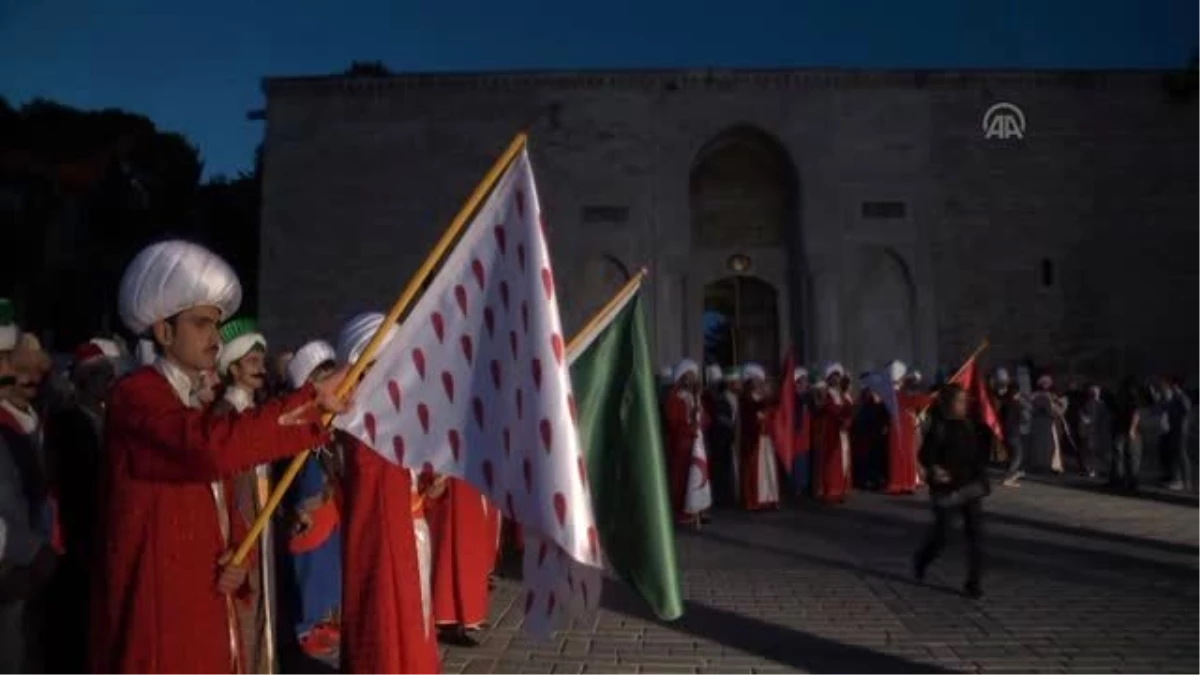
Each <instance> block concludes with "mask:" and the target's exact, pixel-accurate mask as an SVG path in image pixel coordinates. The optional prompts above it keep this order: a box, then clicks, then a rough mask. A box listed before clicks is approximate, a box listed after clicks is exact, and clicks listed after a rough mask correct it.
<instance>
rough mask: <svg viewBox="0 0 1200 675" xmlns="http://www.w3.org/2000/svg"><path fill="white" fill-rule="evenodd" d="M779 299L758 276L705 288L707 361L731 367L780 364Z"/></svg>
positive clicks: (772, 366)
mask: <svg viewBox="0 0 1200 675" xmlns="http://www.w3.org/2000/svg"><path fill="white" fill-rule="evenodd" d="M778 307H779V299H778V294H777V293H776V291H775V288H774V287H773V286H772V285H771V284H769V283H767V282H766V281H763V280H762V279H758V278H756V277H751V276H742V275H735V276H731V277H726V278H724V279H719V280H717V281H714V282H712V283H711V284H708V285H706V286H705V287H704V361H705V362H706V363H716V364H719V365H721V366H730V365H735V364H740V363H745V362H747V361H757V362H759V363H761V364H763V365H764V366H766V367H768V368H771V369H774V368H775V367H776V366H777V365H778V361H779V352H780V349H779V311H778Z"/></svg>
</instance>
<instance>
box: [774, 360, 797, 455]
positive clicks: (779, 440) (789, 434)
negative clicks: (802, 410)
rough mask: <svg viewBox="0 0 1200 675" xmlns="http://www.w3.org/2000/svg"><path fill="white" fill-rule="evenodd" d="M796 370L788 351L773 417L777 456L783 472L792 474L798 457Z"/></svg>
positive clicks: (794, 361) (794, 362)
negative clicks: (795, 459)
mask: <svg viewBox="0 0 1200 675" xmlns="http://www.w3.org/2000/svg"><path fill="white" fill-rule="evenodd" d="M795 370H796V359H795V357H794V356H793V354H792V350H790V349H789V350H788V353H787V357H785V358H784V360H783V371H782V372H781V374H780V377H781V378H783V381H782V382H780V384H779V402H778V403H776V404H775V409H774V410H773V411H772V412H773V413H774V414H773V415H771V420H770V423H771V426H770V431H769V433H770V434H771V442H772V443H773V444H774V445H775V454H776V456H778V457H779V461H780V462H781V463H782V464H783V470H784V471H785V472H787V473H789V474H790V473H791V472H792V460H793V459H794V458H795V455H796V428H795V427H796V425H795V416H796V378H794V377H793V376H792V372H793V371H795Z"/></svg>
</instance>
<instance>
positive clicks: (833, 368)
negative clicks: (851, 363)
mask: <svg viewBox="0 0 1200 675" xmlns="http://www.w3.org/2000/svg"><path fill="white" fill-rule="evenodd" d="M835 374H836V375H845V374H846V369H845V367H843V366H842V364H840V363H837V362H832V363H830V364H828V365H827V366H825V379H826V380H828V379H829V378H830V376H832V375H835Z"/></svg>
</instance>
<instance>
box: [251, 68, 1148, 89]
mask: <svg viewBox="0 0 1200 675" xmlns="http://www.w3.org/2000/svg"><path fill="white" fill-rule="evenodd" d="M1169 72H1172V71H1168V70H836V69H775V70H736V69H715V68H714V69H699V70H625V71H620V70H618V71H612V70H610V71H599V70H597V71H587V70H577V71H523V72H476V73H398V74H394V75H387V76H374V75H326V76H305V77H268V78H266V79H264V80H263V90H264V91H265V92H266V93H267V95H268V96H273V95H277V94H283V95H289V94H290V95H297V94H301V95H355V94H362V95H378V94H380V93H382V92H385V91H390V90H414V89H444V90H445V89H449V90H453V89H460V90H485V89H495V90H505V91H528V90H573V89H618V90H620V89H625V90H648V91H654V90H663V89H665V90H667V91H685V90H717V91H720V90H731V89H746V88H751V89H765V90H772V89H773V90H795V89H892V88H900V89H946V90H958V89H973V88H978V87H1003V86H1006V85H1007V86H1020V87H1047V88H1055V89H1063V88H1068V89H1111V88H1126V87H1138V88H1140V87H1144V86H1147V85H1151V84H1153V85H1158V84H1160V83H1161V81H1162V77H1163V76H1164V75H1166V74H1168V73H1169Z"/></svg>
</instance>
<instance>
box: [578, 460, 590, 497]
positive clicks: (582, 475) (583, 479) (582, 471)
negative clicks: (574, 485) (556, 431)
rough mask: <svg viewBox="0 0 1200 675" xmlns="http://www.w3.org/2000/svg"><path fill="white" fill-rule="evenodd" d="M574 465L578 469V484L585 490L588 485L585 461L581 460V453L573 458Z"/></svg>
mask: <svg viewBox="0 0 1200 675" xmlns="http://www.w3.org/2000/svg"><path fill="white" fill-rule="evenodd" d="M575 466H576V467H577V468H578V469H579V484H580V485H582V486H583V489H585V490H586V489H587V486H588V479H587V462H585V461H583V455H580V456H578V457H576V458H575Z"/></svg>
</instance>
